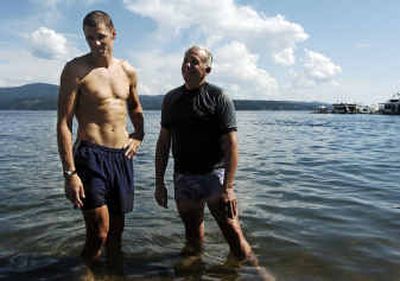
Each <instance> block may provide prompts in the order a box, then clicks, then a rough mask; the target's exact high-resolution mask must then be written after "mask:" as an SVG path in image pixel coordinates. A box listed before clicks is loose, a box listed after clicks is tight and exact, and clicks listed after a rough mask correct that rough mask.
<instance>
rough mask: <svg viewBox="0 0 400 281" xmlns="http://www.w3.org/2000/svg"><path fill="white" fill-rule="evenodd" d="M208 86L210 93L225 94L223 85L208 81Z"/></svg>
mask: <svg viewBox="0 0 400 281" xmlns="http://www.w3.org/2000/svg"><path fill="white" fill-rule="evenodd" d="M206 87H207V91H208V92H209V93H213V94H223V93H224V89H222V88H221V87H219V86H217V85H215V84H212V83H208V82H207V84H206Z"/></svg>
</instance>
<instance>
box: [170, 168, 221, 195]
mask: <svg viewBox="0 0 400 281" xmlns="http://www.w3.org/2000/svg"><path fill="white" fill-rule="evenodd" d="M224 171H225V169H215V170H213V171H212V172H210V173H208V174H203V175H191V174H189V175H188V174H178V173H175V174H174V186H175V200H207V199H209V198H211V197H213V196H217V195H220V194H221V193H222V185H223V182H224Z"/></svg>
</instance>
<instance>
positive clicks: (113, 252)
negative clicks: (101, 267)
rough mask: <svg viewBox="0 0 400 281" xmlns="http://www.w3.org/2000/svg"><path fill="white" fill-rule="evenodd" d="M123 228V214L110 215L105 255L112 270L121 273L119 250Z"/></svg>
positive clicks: (120, 252) (121, 259) (121, 261)
mask: <svg viewBox="0 0 400 281" xmlns="http://www.w3.org/2000/svg"><path fill="white" fill-rule="evenodd" d="M124 226H125V215H124V214H112V213H110V230H109V231H108V237H107V241H106V253H107V259H108V262H109V265H110V266H111V269H112V270H115V271H117V272H118V273H122V270H123V255H122V250H121V241H122V232H123V231H124Z"/></svg>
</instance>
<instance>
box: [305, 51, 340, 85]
mask: <svg viewBox="0 0 400 281" xmlns="http://www.w3.org/2000/svg"><path fill="white" fill-rule="evenodd" d="M304 69H305V73H306V76H307V77H308V78H310V79H311V80H314V81H316V82H329V81H332V80H333V79H334V78H335V77H336V76H337V75H338V74H339V73H341V72H342V68H341V67H340V66H338V65H336V64H335V63H334V62H332V60H331V59H330V58H328V57H327V56H325V55H323V54H321V53H317V52H314V51H310V50H307V49H306V50H305V61H304Z"/></svg>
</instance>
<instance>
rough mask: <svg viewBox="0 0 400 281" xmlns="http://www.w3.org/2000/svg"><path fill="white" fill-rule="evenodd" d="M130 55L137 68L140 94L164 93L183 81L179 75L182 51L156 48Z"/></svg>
mask: <svg viewBox="0 0 400 281" xmlns="http://www.w3.org/2000/svg"><path fill="white" fill-rule="evenodd" d="M130 57H131V60H132V61H134V62H135V63H134V64H135V67H136V68H137V72H138V76H139V91H140V93H141V94H144V95H154V94H158V95H160V94H164V93H165V92H167V91H168V90H171V89H172V88H175V87H176V86H177V85H180V84H182V83H183V80H182V78H181V76H180V75H181V74H180V64H181V61H182V57H183V53H182V54H180V53H179V54H178V53H170V52H169V53H164V52H161V51H158V50H148V51H146V52H141V53H133V54H132V55H131V56H130Z"/></svg>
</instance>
